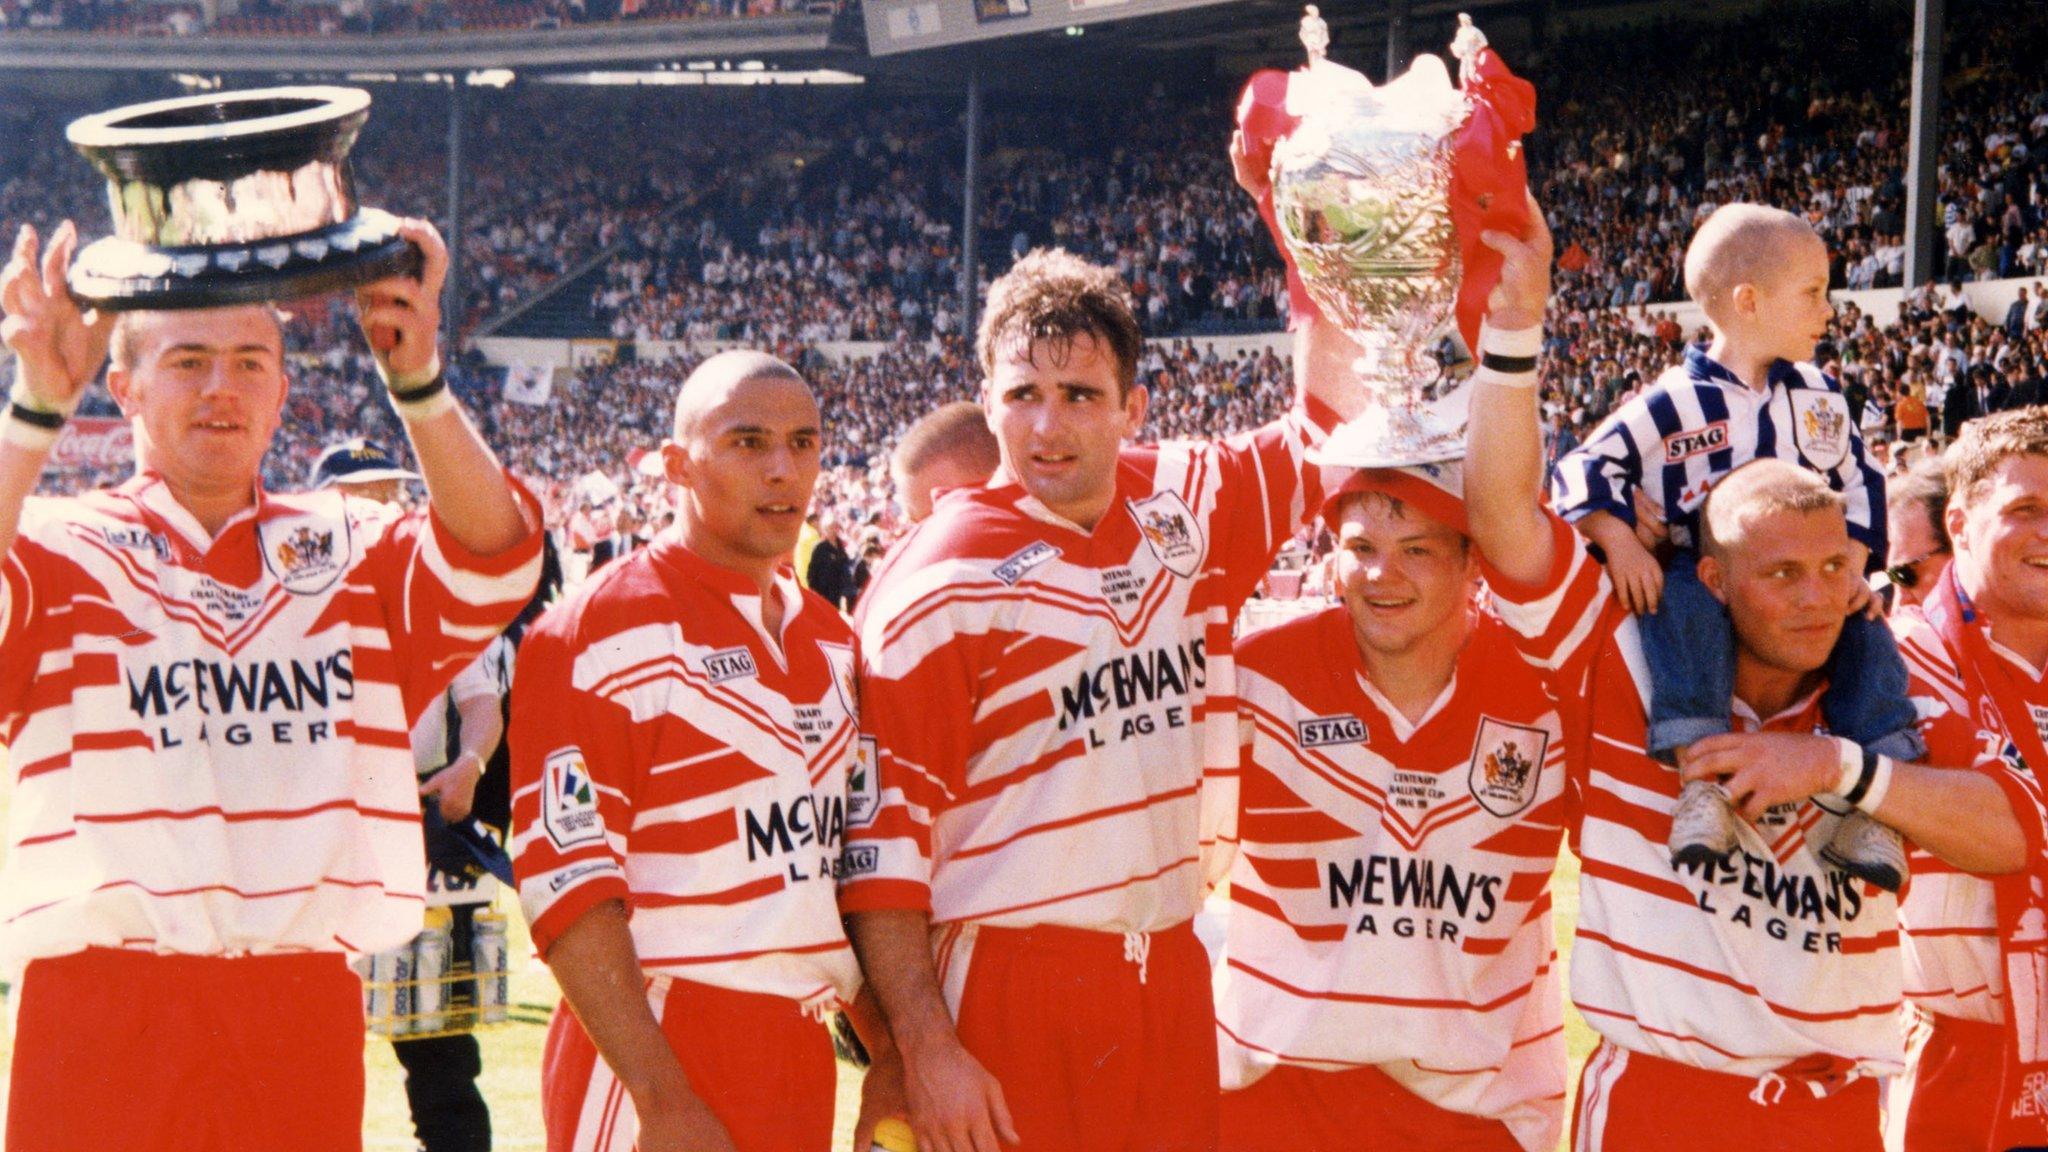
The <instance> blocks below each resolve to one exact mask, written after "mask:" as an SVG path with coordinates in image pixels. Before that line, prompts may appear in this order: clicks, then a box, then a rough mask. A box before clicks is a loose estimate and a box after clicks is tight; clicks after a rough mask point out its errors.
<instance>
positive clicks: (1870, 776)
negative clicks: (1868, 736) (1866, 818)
mask: <svg viewBox="0 0 2048 1152" xmlns="http://www.w3.org/2000/svg"><path fill="white" fill-rule="evenodd" d="M1875 779H1877V753H1875V752H1872V751H1871V750H1870V749H1868V748H1865V749H1864V750H1863V770H1862V771H1861V772H1858V773H1857V774H1856V786H1855V787H1854V788H1851V789H1849V790H1848V791H1847V792H1844V793H1842V800H1843V802H1844V803H1846V804H1849V805H1852V806H1853V805H1857V804H1861V803H1862V802H1863V797H1864V796H1866V795H1867V794H1869V792H1870V783H1871V781H1873V780H1875Z"/></svg>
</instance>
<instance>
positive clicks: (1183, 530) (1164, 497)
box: [1127, 492, 1203, 580]
mask: <svg viewBox="0 0 2048 1152" xmlns="http://www.w3.org/2000/svg"><path fill="white" fill-rule="evenodd" d="M1127 506H1128V507H1129V508H1130V510H1131V519H1133V520H1136V521H1137V522H1138V531H1139V532H1141V533H1143V534H1144V536H1145V544H1146V546H1147V547H1149V548H1151V549H1152V555H1154V556H1156V557H1158V558H1159V563H1160V566H1161V567H1163V568H1165V569H1166V570H1167V571H1168V572H1171V573H1173V574H1174V575H1175V576H1178V577H1180V578H1181V579H1183V580H1191V579H1193V578H1194V575H1195V573H1196V572H1199V571H1201V565H1202V551H1203V548H1202V528H1201V526H1200V525H1199V524H1197V523H1195V514H1194V513H1193V512H1191V511H1189V510H1188V506H1187V502H1186V501H1184V500H1182V499H1181V498H1180V493H1178V492H1155V493H1153V494H1152V495H1150V496H1147V497H1145V498H1144V499H1143V500H1131V501H1128V502H1127Z"/></svg>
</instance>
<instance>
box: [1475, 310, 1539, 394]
mask: <svg viewBox="0 0 2048 1152" xmlns="http://www.w3.org/2000/svg"><path fill="white" fill-rule="evenodd" d="M1542 351H1543V326H1542V325H1540V324H1539V325H1537V326H1535V327H1534V328H1519V329H1516V330H1515V331H1512V332H1498V331H1495V330H1494V329H1491V328H1482V329H1480V331H1479V370H1478V371H1477V372H1475V373H1473V377H1474V379H1483V380H1485V381H1486V382H1487V383H1489V384H1497V385H1499V386H1501V387H1503V388H1519V389H1532V388H1534V387H1536V385H1537V383H1538V382H1539V381H1540V380H1541V379H1542V376H1541V374H1540V373H1538V372H1537V371H1536V357H1537V355H1538V354H1539V353H1541V352H1542ZM1505 362H1515V363H1512V364H1509V363H1505Z"/></svg>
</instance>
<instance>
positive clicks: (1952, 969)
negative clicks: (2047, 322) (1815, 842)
mask: <svg viewBox="0 0 2048 1152" xmlns="http://www.w3.org/2000/svg"><path fill="white" fill-rule="evenodd" d="M1944 459H1945V462H1946V473H1947V476H1946V480H1947V487H1948V490H1949V499H1948V502H1947V507H1946V512H1945V515H1944V519H1943V522H1942V524H1941V525H1940V527H1941V528H1942V532H1941V534H1940V536H1939V537H1931V538H1932V539H1934V540H1935V541H1936V543H1946V542H1950V541H1952V542H1953V543H1952V548H1953V559H1952V561H1951V562H1950V563H1949V564H1948V566H1947V568H1946V569H1945V570H1939V569H1937V571H1938V572H1939V575H1938V576H1936V577H1935V578H1934V579H1933V580H1932V581H1931V582H1930V584H1929V585H1927V586H1922V588H1921V589H1920V591H1921V592H1922V593H1923V595H1922V596H1921V597H1920V599H1919V601H1918V602H1917V603H1916V604H1915V605H1914V608H1913V610H1911V611H1907V612H1900V613H1897V614H1896V615H1895V616H1894V617H1893V625H1894V627H1895V628H1896V629H1897V630H1898V633H1899V637H1900V651H1901V653H1902V654H1903V655H1904V656H1905V657H1906V668H1907V670H1908V672H1909V673H1911V675H1912V680H1913V694H1914V698H1915V700H1914V702H1915V704H1916V705H1918V707H1919V710H1920V714H1921V716H1922V717H1923V718H1924V719H1923V720H1922V726H1923V729H1924V731H1925V734H1926V737H1927V744H1928V748H1929V750H1930V753H1931V754H1932V756H1933V758H1934V759H1936V760H1937V761H1939V762H1942V763H1961V762H1963V761H1964V760H1965V759H1966V758H1968V757H1970V756H1972V755H1980V754H1981V750H1982V749H1983V748H1984V747H1985V745H1986V743H1987V740H1988V743H1989V745H1990V746H1991V747H1992V748H1994V749H1995V748H2001V747H2002V748H2005V749H2007V750H2010V751H2014V752H2017V754H2018V756H2019V759H2020V760H2021V761H2023V762H2024V763H2026V764H2028V765H2030V766H2038V765H2042V764H2048V747H2044V746H2043V744H2042V740H2041V731H2042V728H2041V724H2042V718H2043V717H2044V716H2048V683H2044V681H2043V669H2044V668H2048V574H2044V572H2043V571H2042V567H2043V565H2044V561H2048V527H2044V526H2048V412H2044V411H2043V410H2042V409H2040V408H2022V409H2015V410H2013V411H2010V412H2000V413H1997V414H1994V415H1991V416H1987V417H1984V418H1982V419H1979V420H1972V421H1971V422H1969V423H1968V424H1966V425H1964V426H1963V430H1962V433H1961V434H1960V435H1959V436H1958V437H1957V438H1956V442H1955V443H1954V444H1953V445H1951V446H1950V448H1949V450H1948V452H1947V453H1946V455H1945V457H1944ZM1916 471H1917V470H1916ZM1920 511H1924V509H1920ZM1930 550H1931V549H1930ZM2015 807H2016V808H2020V810H2021V811H2026V809H2025V808H2023V807H2020V805H2018V804H2017V803H2016V805H2015ZM2025 823H2026V827H2027V828H2028V846H2029V848H2030V849H2031V850H2032V851H2031V852H2030V857H2031V858H2032V860H2033V862H2034V868H2033V869H2032V871H2033V872H2034V873H2035V875H2036V876H2038V875H2039V872H2040V863H2041V856H2040V847H2041V845H2040V824H2039V822H2038V821H2031V820H2030V821H2027V822H2025ZM1914 859H1915V861H1916V862H1919V863H1921V864H1922V866H1923V867H1924V868H1925V871H1923V872H1921V873H1920V874H1919V875H1917V876H1916V877H1915V879H1914V881H1913V887H1912V889H1911V890H1910V891H1909V892H1908V894H1907V896H1906V899H1905V901H1904V903H1903V904H1901V906H1900V908H1899V919H1900V921H1901V926H1902V928H1903V929H1904V946H1905V957H1906V997H1907V1000H1908V1001H1909V1003H1910V1004H1911V1005H1912V1007H1913V1010H1914V1022H1915V1027H1914V1031H1913V1034H1912V1037H1911V1042H1910V1044H1909V1046H1908V1051H1907V1056H1908V1068H1907V1073H1906V1075H1905V1076H1903V1077H1901V1078H1900V1080H1899V1082H1898V1088H1899V1091H1898V1093H1897V1094H1895V1095H1894V1096H1893V1098H1892V1112H1893V1114H1894V1117H1895V1118H1899V1119H1901V1120H1902V1123H1903V1128H1902V1129H1901V1133H1902V1136H1903V1140H1904V1146H1905V1147H1907V1148H1911V1149H1915V1150H1919V1149H1930V1150H1942V1152H1945V1150H1948V1149H1971V1150H1973V1152H1974V1150H1976V1149H1982V1148H2007V1147H2012V1146H2015V1145H2029V1146H2034V1145H2044V1144H2048V1116H2044V1114H2043V1112H2042V1110H2041V1109H2040V1108H2039V1107H2038V1106H2037V1105H2036V1104H2035V1103H2034V1101H2035V1099H2036V1098H2035V1096H2034V1085H2038V1084H2039V1083H2041V1082H2042V1081H2041V1080H2040V1076H2041V1073H2042V1072H2043V1071H2048V1069H2044V1068H2043V1067H2042V1065H2043V1064H2044V1062H2048V1051H2044V1050H2043V1042H2042V1040H2043V1033H2042V1031H2041V1028H2040V1023H2041V1021H2040V1016H2039V1013H2040V1011H2041V1009H2042V1005H2043V1004H2044V1003H2048V1001H2044V1000H2043V997H2044V995H2048V965H2044V964H2043V963H2042V962H2041V960H2040V959H2039V955H2040V950H2041V948H2042V947H2043V945H2042V944H2041V943H2040V942H2039V940H2038V938H2039V937H2040V936H2041V933H2039V932H2038V931H2032V930H2030V929H2029V928H2028V927H2027V921H2028V920H2029V919H2030V917H2031V918H2032V919H2034V920H2037V921H2038V920H2039V919H2040V917H2041V907H2042V904H2043V898H2042V888H2041V886H2040V880H2039V879H2034V880H2033V882H2032V883H2029V882H2028V881H2029V877H2028V876H2025V875H2022V876H2018V877H1989V876H1982V875H1970V874H1969V873H1967V872H1964V871H1961V870H1959V869H1957V868H1955V867H1952V866H1949V865H1945V864H1942V863H1941V862H1940V861H1936V860H1932V859H1929V858H1926V857H1924V856H1921V855H1917V854H1916V856H1915V857H1914ZM2015 1058H2016V1059H2015ZM2030 1076H2031V1077H2033V1078H2034V1085H2030V1084H2029V1083H2028V1079H2029V1077H2030Z"/></svg>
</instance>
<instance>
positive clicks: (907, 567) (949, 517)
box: [863, 486, 1059, 605]
mask: <svg viewBox="0 0 2048 1152" xmlns="http://www.w3.org/2000/svg"><path fill="white" fill-rule="evenodd" d="M1021 496H1022V489H1020V488H1016V487H1014V486H1004V487H997V488H978V489H971V490H956V491H955V492H953V493H952V494H951V495H950V496H949V497H948V498H947V499H946V500H944V501H942V502H940V503H939V504H938V506H936V507H935V508H934V509H933V510H932V514H931V516H930V517H928V518H927V519H926V520H925V521H924V522H923V523H921V524H919V525H918V526H917V527H915V528H913V529H911V531H910V533H909V534H908V535H906V536H904V537H903V538H902V539H901V540H899V541H897V542H896V545H895V547H893V548H891V549H890V550H889V554H888V556H887V557H885V558H884V559H883V561H882V565H881V567H880V568H879V569H877V570H876V572H875V575H874V579H873V584H872V586H871V588H870V590H869V594H868V597H867V598H866V599H864V601H863V604H864V605H866V604H868V603H870V602H873V603H880V602H883V601H887V600H890V599H892V598H893V597H895V596H897V595H899V594H900V593H901V592H902V591H903V590H904V589H905V588H907V587H913V586H915V587H925V586H942V585H946V584H949V583H953V582H955V581H957V580H961V579H969V578H972V577H974V576H976V575H989V574H994V575H995V577H996V578H997V579H999V580H1000V579H1001V578H1002V577H1003V575H1004V574H1005V573H1007V571H1008V570H1007V569H1003V568H1002V566H1003V564H1004V563H1005V562H1006V561H1009V560H1011V559H1013V558H1015V557H1018V556H1019V554H1020V553H1026V552H1028V551H1031V550H1032V549H1033V545H1043V548H1042V549H1039V551H1043V552H1044V554H1045V558H1046V559H1051V558H1052V557H1053V556H1056V555H1057V554H1058V552H1059V550H1058V549H1057V548H1055V547H1053V546H1051V545H1046V544H1045V536H1046V529H1047V525H1045V524H1043V523H1041V522H1040V521H1037V520H1034V519H1032V518H1031V517H1030V516H1029V515H1027V514H1026V513H1025V512H1024V511H1023V510H1022V509H1021V508H1020V507H1019V506H1018V501H1019V499H1020V498H1021ZM1042 562H1043V561H1036V562H1034V561H1033V560H1032V557H1031V556H1025V557H1023V559H1022V560H1020V561H1019V563H1020V564H1025V565H1029V566H1033V567H1035V566H1036V563H1042ZM1026 570H1028V568H1027V569H1026ZM1009 582H1010V583H1012V584H1014V583H1015V582H1016V580H1015V579H1011V580H1010V581H1009Z"/></svg>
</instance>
